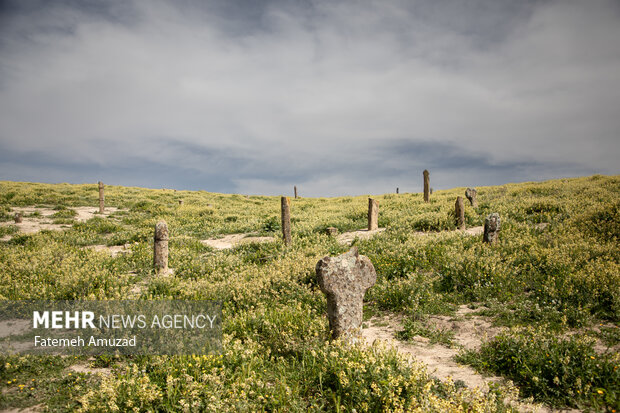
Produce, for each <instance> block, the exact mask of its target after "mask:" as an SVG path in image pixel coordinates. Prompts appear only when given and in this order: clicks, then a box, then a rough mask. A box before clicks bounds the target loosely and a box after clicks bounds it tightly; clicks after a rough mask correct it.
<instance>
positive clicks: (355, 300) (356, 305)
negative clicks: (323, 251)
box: [316, 247, 377, 338]
mask: <svg viewBox="0 0 620 413" xmlns="http://www.w3.org/2000/svg"><path fill="white" fill-rule="evenodd" d="M316 275H317V278H318V281H319V287H320V288H321V291H323V293H324V294H325V295H326V296H327V316H328V318H329V328H330V330H331V333H332V338H339V337H343V338H355V337H356V336H358V335H359V334H360V333H361V327H362V306H363V301H364V294H365V293H366V290H367V289H369V288H370V287H372V286H373V285H374V284H375V282H376V281H377V273H376V272H375V268H374V267H373V265H372V262H370V260H369V259H368V258H367V257H365V256H363V255H359V253H358V251H357V247H353V248H351V249H350V250H349V252H346V253H344V254H342V255H339V256H337V257H324V258H323V259H321V260H320V261H319V262H318V263H317V264H316Z"/></svg>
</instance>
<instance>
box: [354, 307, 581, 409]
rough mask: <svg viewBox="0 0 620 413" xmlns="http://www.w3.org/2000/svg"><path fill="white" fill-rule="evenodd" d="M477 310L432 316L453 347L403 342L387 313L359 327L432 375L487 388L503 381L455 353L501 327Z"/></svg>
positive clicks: (518, 404) (398, 321)
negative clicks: (461, 361) (447, 333)
mask: <svg viewBox="0 0 620 413" xmlns="http://www.w3.org/2000/svg"><path fill="white" fill-rule="evenodd" d="M476 311H480V309H477V310H472V309H470V308H468V307H467V306H461V307H459V309H458V311H457V313H456V316H454V317H450V316H431V317H429V320H428V322H429V323H432V324H435V325H436V326H437V328H440V329H448V330H451V331H453V332H454V340H453V341H454V342H455V343H456V346H455V348H451V347H447V346H444V345H441V344H431V343H430V342H429V339H428V338H425V337H419V336H418V337H415V338H414V339H413V340H412V341H410V342H402V341H400V340H398V339H397V338H395V334H396V332H397V331H399V330H402V317H400V316H390V317H382V318H376V317H373V318H371V319H370V320H369V322H368V327H366V328H364V329H363V330H362V336H363V337H364V339H365V340H366V342H367V343H368V344H372V343H373V342H375V340H380V341H384V342H386V343H387V344H389V345H391V346H394V347H395V348H396V349H397V350H398V351H399V352H401V353H403V354H409V355H412V356H414V357H415V358H416V359H417V360H419V361H421V362H423V363H424V364H426V365H427V368H428V371H429V373H430V374H431V375H433V376H435V377H437V378H439V379H442V380H445V379H446V378H448V377H451V378H452V380H454V381H457V380H461V381H462V382H463V383H465V385H467V386H468V387H478V388H480V389H481V390H483V391H488V389H489V383H499V382H501V381H502V379H501V378H500V377H496V376H482V375H480V374H478V373H477V372H476V371H475V370H474V369H473V368H471V367H469V366H465V365H461V364H458V363H457V362H456V361H454V356H456V355H457V354H458V352H459V350H458V348H460V347H462V348H467V349H476V348H478V347H480V345H481V344H482V342H483V341H484V340H487V339H490V338H492V337H494V336H495V335H497V334H498V333H499V332H500V331H501V328H498V327H493V326H492V325H491V323H490V321H489V320H488V319H487V318H486V317H481V316H477V315H475V313H476ZM510 403H511V404H512V406H513V407H514V408H516V409H517V410H519V411H521V412H543V413H544V412H571V413H573V412H578V410H552V409H549V408H547V407H544V406H539V405H534V404H531V403H526V402H522V401H511V402H510Z"/></svg>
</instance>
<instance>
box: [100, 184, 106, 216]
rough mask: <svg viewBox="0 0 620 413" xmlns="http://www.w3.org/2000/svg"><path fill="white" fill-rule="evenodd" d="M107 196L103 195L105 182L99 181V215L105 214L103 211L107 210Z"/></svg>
mask: <svg viewBox="0 0 620 413" xmlns="http://www.w3.org/2000/svg"><path fill="white" fill-rule="evenodd" d="M104 198H105V196H104V195H103V182H101V181H99V213H100V214H103V210H104V209H105V205H104V203H105V201H104Z"/></svg>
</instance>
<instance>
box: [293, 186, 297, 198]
mask: <svg viewBox="0 0 620 413" xmlns="http://www.w3.org/2000/svg"><path fill="white" fill-rule="evenodd" d="M293 190H294V191H295V199H297V185H295V186H294V187H293Z"/></svg>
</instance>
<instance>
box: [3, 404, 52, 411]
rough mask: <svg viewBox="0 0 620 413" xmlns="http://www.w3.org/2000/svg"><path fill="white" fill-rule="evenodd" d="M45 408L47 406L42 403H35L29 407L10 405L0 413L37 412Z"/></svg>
mask: <svg viewBox="0 0 620 413" xmlns="http://www.w3.org/2000/svg"><path fill="white" fill-rule="evenodd" d="M44 410H45V406H44V405H43V404H42V403H39V404H35V405H34V406H28V407H21V408H20V407H9V408H8V409H2V410H0V413H36V412H42V411H44Z"/></svg>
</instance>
